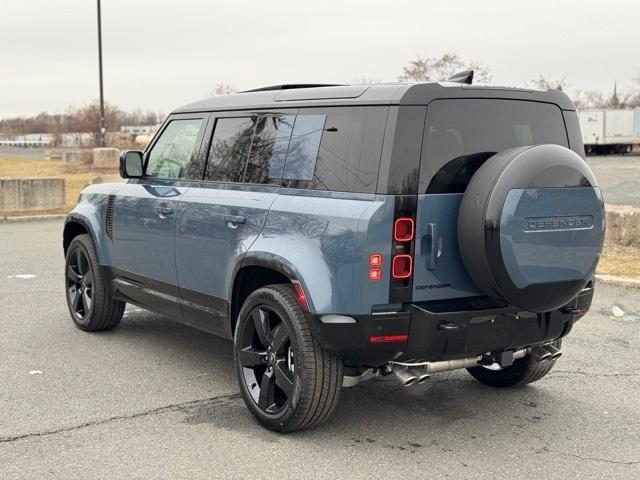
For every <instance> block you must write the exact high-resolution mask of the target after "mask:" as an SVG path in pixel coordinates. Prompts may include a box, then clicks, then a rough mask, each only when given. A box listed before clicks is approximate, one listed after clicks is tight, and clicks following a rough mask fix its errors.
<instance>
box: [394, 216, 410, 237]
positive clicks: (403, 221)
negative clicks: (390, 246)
mask: <svg viewBox="0 0 640 480" xmlns="http://www.w3.org/2000/svg"><path fill="white" fill-rule="evenodd" d="M414 232H415V224H414V222H413V218H410V217H400V218H398V219H396V221H395V223H394V224H393V238H394V240H395V241H396V242H410V241H411V240H413V235H414Z"/></svg>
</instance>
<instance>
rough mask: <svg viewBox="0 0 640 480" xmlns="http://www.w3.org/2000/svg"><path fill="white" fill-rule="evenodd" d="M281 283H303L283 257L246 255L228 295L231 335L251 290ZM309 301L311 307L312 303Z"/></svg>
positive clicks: (238, 266)
mask: <svg viewBox="0 0 640 480" xmlns="http://www.w3.org/2000/svg"><path fill="white" fill-rule="evenodd" d="M280 283H289V284H296V283H298V284H299V283H301V282H300V280H299V276H298V272H297V271H296V269H295V268H294V267H293V265H291V264H290V263H289V262H288V261H287V260H286V259H284V258H282V257H279V256H277V255H273V254H268V255H267V254H253V255H249V256H246V257H245V258H244V259H243V260H242V261H241V262H240V263H239V265H237V267H236V269H235V271H234V275H233V282H232V283H231V290H230V292H229V296H228V298H229V299H230V300H229V333H230V335H231V337H233V335H234V333H235V327H236V323H237V320H238V313H239V312H240V308H242V304H243V303H244V301H245V300H246V298H247V297H248V296H249V295H250V294H251V292H253V291H255V290H256V289H258V288H261V287H264V286H266V285H273V284H280ZM303 288H304V286H303ZM307 295H308V294H307ZM308 301H309V306H310V308H311V305H312V304H311V302H310V300H308Z"/></svg>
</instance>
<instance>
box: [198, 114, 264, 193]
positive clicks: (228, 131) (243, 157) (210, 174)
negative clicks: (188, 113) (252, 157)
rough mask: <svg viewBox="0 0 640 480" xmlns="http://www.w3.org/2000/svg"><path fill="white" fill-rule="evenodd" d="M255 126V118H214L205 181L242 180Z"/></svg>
mask: <svg viewBox="0 0 640 480" xmlns="http://www.w3.org/2000/svg"><path fill="white" fill-rule="evenodd" d="M255 127H256V118H255V117H244V118H218V120H216V125H215V130H214V132H213V138H212V139H211V146H210V147H209V155H208V158H207V169H206V173H205V179H206V180H216V181H220V182H241V181H242V178H243V177H244V170H245V166H246V163H247V159H248V157H249V150H250V149H251V140H252V138H253V132H254V130H255Z"/></svg>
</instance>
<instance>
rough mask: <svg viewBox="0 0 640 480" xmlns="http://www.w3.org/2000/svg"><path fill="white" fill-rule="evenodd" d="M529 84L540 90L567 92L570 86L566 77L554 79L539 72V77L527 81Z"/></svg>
mask: <svg viewBox="0 0 640 480" xmlns="http://www.w3.org/2000/svg"><path fill="white" fill-rule="evenodd" d="M527 86H529V87H534V88H539V89H540V90H560V91H561V92H566V91H567V90H568V88H569V83H568V82H567V79H566V77H562V78H559V79H554V78H551V77H550V76H545V75H542V74H541V73H539V74H538V78H535V79H533V80H530V81H528V82H527Z"/></svg>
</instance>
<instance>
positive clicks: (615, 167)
mask: <svg viewBox="0 0 640 480" xmlns="http://www.w3.org/2000/svg"><path fill="white" fill-rule="evenodd" d="M587 163H588V164H589V166H590V167H591V168H592V169H593V172H594V173H595V175H596V178H597V179H598V183H599V184H600V188H601V189H602V195H603V197H604V201H605V203H613V204H617V205H631V206H633V207H636V208H640V195H638V190H639V189H640V155H637V154H634V155H624V156H616V155H607V156H604V155H595V156H589V157H587Z"/></svg>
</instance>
